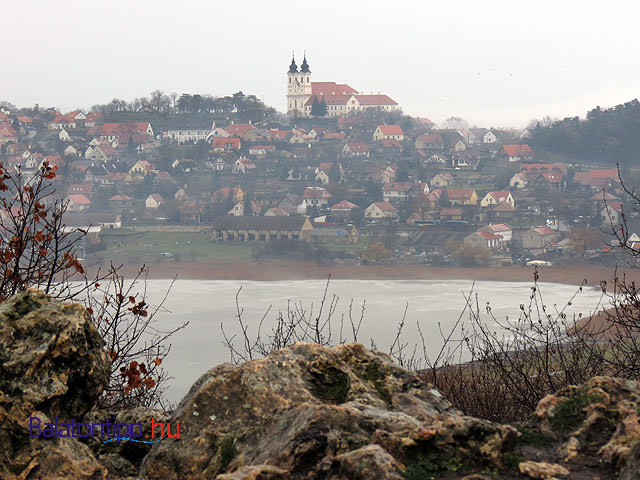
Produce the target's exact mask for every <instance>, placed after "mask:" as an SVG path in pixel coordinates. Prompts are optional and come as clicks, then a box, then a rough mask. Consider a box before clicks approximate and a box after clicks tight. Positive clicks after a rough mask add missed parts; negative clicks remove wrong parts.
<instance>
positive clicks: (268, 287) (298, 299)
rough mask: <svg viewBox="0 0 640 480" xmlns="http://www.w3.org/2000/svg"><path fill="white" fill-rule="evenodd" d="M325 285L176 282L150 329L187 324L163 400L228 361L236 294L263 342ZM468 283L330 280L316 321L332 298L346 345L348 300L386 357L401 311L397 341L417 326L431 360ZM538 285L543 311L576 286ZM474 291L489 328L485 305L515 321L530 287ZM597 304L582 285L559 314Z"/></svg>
mask: <svg viewBox="0 0 640 480" xmlns="http://www.w3.org/2000/svg"><path fill="white" fill-rule="evenodd" d="M170 283H171V282H170V281H169V280H149V281H148V284H147V288H148V296H149V301H150V303H152V304H153V303H154V302H159V301H160V300H161V299H162V296H163V295H164V293H165V292H166V291H167V288H168V287H169V285H170ZM326 283H327V282H326V280H324V281H323V280H303V281H299V280H296V281H274V282H252V281H231V280H210V281H209V280H207V281H199V280H178V281H176V282H175V283H174V285H173V287H172V289H171V291H170V293H169V297H168V299H167V301H166V303H165V305H164V307H165V309H166V311H161V312H159V313H158V314H157V317H156V318H157V325H156V326H157V328H159V329H161V330H167V329H170V328H175V326H177V325H178V324H180V323H181V322H184V321H188V322H189V326H188V327H187V328H186V329H184V330H182V331H180V332H178V333H177V334H176V335H174V337H173V338H172V340H171V343H172V348H171V353H170V355H169V356H168V357H167V358H166V359H165V363H164V366H165V368H166V369H167V370H168V372H169V374H170V375H171V376H172V377H174V378H173V379H171V380H170V383H169V389H168V391H167V397H168V399H169V400H170V401H173V402H177V401H179V400H180V399H181V398H182V396H183V395H184V394H185V393H187V391H188V390H189V387H190V386H191V385H192V384H193V383H194V382H195V381H196V380H197V379H198V377H200V376H201V375H202V374H203V373H205V372H206V371H207V370H209V369H210V368H212V367H214V366H216V365H219V364H221V363H224V362H228V361H229V360H230V354H229V351H228V349H227V348H226V347H225V346H224V345H223V336H222V331H221V325H223V326H224V329H225V332H227V335H228V336H232V335H234V334H239V333H240V329H239V326H238V321H237V316H236V294H237V293H238V291H239V289H240V288H242V289H241V291H240V294H239V304H240V307H241V309H242V310H243V313H242V319H243V321H244V322H245V323H246V325H247V326H248V330H249V333H250V335H251V336H252V338H253V337H255V334H256V331H257V327H258V324H259V323H260V320H261V319H262V318H263V317H264V324H263V327H262V332H263V336H264V335H266V334H268V330H269V329H270V327H271V326H273V325H274V324H275V319H276V316H277V314H278V312H279V311H282V312H286V311H287V305H288V304H289V305H294V304H295V305H297V306H301V308H302V309H303V310H305V311H306V312H307V313H309V312H310V311H311V308H312V306H313V312H314V313H315V314H316V315H317V311H318V308H319V306H320V303H321V300H322V296H323V293H324V290H325V287H326ZM472 285H473V282H471V281H465V280H455V281H454V280H447V281H432V280H389V281H385V280H332V281H331V282H330V284H329V288H328V294H327V299H326V301H325V305H324V313H323V316H322V318H323V319H326V313H327V311H328V309H329V303H330V302H331V301H332V299H334V295H335V299H336V300H335V310H334V313H333V316H332V319H333V321H332V334H333V338H334V341H335V342H337V341H338V337H339V334H340V322H341V319H342V320H343V327H342V336H343V338H345V339H346V340H347V341H352V339H353V337H352V334H351V324H350V323H349V320H348V311H349V305H350V303H351V301H352V300H353V318H354V321H356V322H357V321H358V320H359V318H360V311H361V309H362V303H363V301H365V302H366V303H365V313H364V320H363V322H362V326H361V328H360V332H359V340H360V342H361V343H363V344H365V345H366V346H370V344H371V343H370V339H374V341H375V343H376V345H377V347H378V348H379V349H380V350H383V351H385V352H387V351H388V350H389V347H390V345H391V343H392V342H393V339H394V338H395V336H396V331H397V329H398V324H399V322H400V321H401V320H402V318H403V315H404V314H405V308H406V316H405V327H404V330H403V332H404V334H403V340H404V341H405V342H409V343H410V344H411V345H413V344H414V343H415V342H419V341H420V339H419V335H418V330H417V326H416V325H417V324H418V323H419V325H420V328H421V330H422V332H423V334H424V336H425V342H426V346H427V351H428V353H429V355H433V354H435V353H436V352H437V350H438V349H439V348H440V347H441V345H442V343H443V341H442V337H441V335H440V333H439V331H440V328H441V329H442V331H444V332H448V331H449V329H450V328H451V327H452V326H453V325H454V324H455V322H456V320H457V319H458V318H459V316H460V314H461V312H462V311H463V308H464V305H465V299H464V296H463V295H464V294H468V293H469V290H470V289H471V287H472ZM539 287H540V291H541V292H542V295H543V298H544V302H545V304H546V305H547V306H548V307H553V306H554V305H555V306H556V308H562V306H564V305H565V304H566V302H567V301H568V300H569V299H570V298H571V297H572V296H573V295H574V294H575V293H576V291H577V287H575V286H571V285H563V284H553V283H541V284H539ZM474 292H475V293H477V298H478V302H479V305H480V310H481V311H482V313H483V314H485V318H486V319H487V320H486V321H487V322H492V321H491V320H490V319H489V317H487V316H486V312H485V310H486V304H487V302H490V305H491V309H492V312H493V314H494V315H495V317H496V318H497V319H504V318H505V317H506V316H509V317H510V318H514V317H517V316H518V314H519V312H520V310H519V306H520V304H525V305H528V303H529V297H530V295H531V283H525V282H523V283H507V282H490V281H482V282H475V287H474ZM475 293H474V295H475ZM474 298H475V296H474ZM600 301H601V292H600V289H599V288H592V287H585V288H583V291H582V293H580V294H578V296H577V297H576V298H575V299H573V302H572V305H571V306H570V307H569V308H568V309H567V310H566V312H567V313H568V314H569V315H572V314H578V313H582V314H583V315H589V314H590V312H592V311H594V309H596V308H597V307H598V304H599V302H600ZM269 307H270V310H269V313H267V315H266V317H265V313H266V312H267V310H268V309H269ZM438 323H440V327H439V325H438ZM236 345H237V346H238V347H241V346H242V343H241V338H236Z"/></svg>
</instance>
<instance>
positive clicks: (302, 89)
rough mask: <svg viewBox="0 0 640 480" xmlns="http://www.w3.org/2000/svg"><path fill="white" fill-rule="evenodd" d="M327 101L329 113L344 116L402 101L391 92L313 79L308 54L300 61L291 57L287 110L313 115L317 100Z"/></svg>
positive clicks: (393, 106)
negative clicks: (367, 90) (361, 89)
mask: <svg viewBox="0 0 640 480" xmlns="http://www.w3.org/2000/svg"><path fill="white" fill-rule="evenodd" d="M316 102H323V103H324V104H325V105H326V108H327V110H326V115H327V116H330V117H341V116H344V115H347V114H349V113H350V112H352V111H365V110H369V109H378V110H384V111H394V110H397V109H398V108H399V107H398V103H397V102H395V101H394V100H393V99H391V98H389V97H388V96H387V95H382V94H378V95H364V94H362V93H359V92H358V91H357V90H356V89H355V88H353V87H351V86H349V85H347V84H345V83H335V82H312V81H311V70H310V69H309V64H308V63H307V59H306V57H305V58H304V60H303V61H302V64H301V65H300V69H299V70H298V65H297V64H296V61H295V58H294V59H292V60H291V65H289V71H288V72H287V113H288V114H289V115H290V116H293V117H310V116H311V110H312V108H313V105H314V103H316Z"/></svg>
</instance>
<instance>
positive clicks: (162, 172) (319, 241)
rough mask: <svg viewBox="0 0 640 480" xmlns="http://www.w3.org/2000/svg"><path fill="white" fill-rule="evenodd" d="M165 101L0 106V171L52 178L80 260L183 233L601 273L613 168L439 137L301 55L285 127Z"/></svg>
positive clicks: (291, 78) (621, 198) (254, 111)
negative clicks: (575, 264)
mask: <svg viewBox="0 0 640 480" xmlns="http://www.w3.org/2000/svg"><path fill="white" fill-rule="evenodd" d="M155 93H158V92H154V94H155ZM159 93H160V94H161V92H159ZM176 97H177V96H176V95H175V94H174V98H173V102H172V101H171V98H169V97H168V96H166V95H162V94H161V95H160V96H159V97H158V95H156V97H155V98H156V100H158V98H159V100H158V101H156V102H155V103H156V104H155V105H154V101H153V100H154V97H153V95H152V98H151V99H150V100H149V101H148V102H138V103H139V104H140V105H138V106H137V108H136V109H135V110H132V109H129V110H127V109H124V108H122V109H121V108H119V107H117V108H108V107H109V105H108V106H103V107H104V108H94V109H92V111H89V112H85V111H82V110H80V109H77V110H74V111H71V112H64V113H63V112H61V111H59V110H57V109H55V108H49V109H39V108H38V107H37V106H36V107H34V108H30V109H8V108H6V107H3V108H2V109H1V110H0V161H1V162H2V165H3V166H4V167H5V168H7V169H9V170H10V171H11V172H15V173H18V172H20V173H21V174H22V175H24V176H27V177H28V176H29V175H33V174H34V172H36V171H37V170H38V169H39V168H41V167H42V165H43V164H44V163H45V162H48V164H50V165H52V166H54V167H55V168H56V178H55V179H54V182H55V195H54V196H53V197H52V198H51V199H50V200H63V201H65V202H68V204H67V214H66V223H67V225H68V226H70V227H76V228H91V229H92V230H91V231H92V233H93V235H92V236H89V239H90V240H89V241H90V242H91V243H92V244H93V246H91V247H87V252H86V253H87V254H89V250H91V251H100V249H106V248H108V247H109V243H110V242H115V241H117V240H114V238H121V237H118V236H117V235H116V236H115V237H114V235H113V234H114V232H141V231H145V232H150V231H182V232H196V233H198V234H200V235H202V236H204V237H206V238H207V240H208V241H210V242H211V243H212V244H213V243H218V242H269V241H273V240H283V239H287V240H303V241H306V242H309V243H312V244H314V245H317V246H323V245H324V246H326V247H327V248H328V250H329V251H330V252H332V255H331V257H332V258H330V260H331V261H340V262H352V263H355V264H358V263H359V262H366V261H369V262H372V261H373V262H396V263H432V264H439V265H447V264H456V265H463V266H464V265H476V264H484V265H505V264H511V263H521V264H525V263H530V264H531V263H532V264H539V265H552V264H554V263H555V262H567V261H575V260H576V259H581V261H588V262H592V263H595V264H606V263H607V262H610V261H611V262H614V261H615V259H614V258H612V259H609V257H610V256H612V255H613V254H612V253H611V252H610V250H611V249H610V248H609V247H607V244H608V241H607V240H610V239H608V238H607V235H606V233H605V232H606V231H607V229H609V230H610V229H611V226H612V225H617V224H619V222H620V221H621V214H622V212H623V209H624V202H625V201H626V197H625V192H624V190H623V188H622V187H623V186H622V185H621V183H620V179H619V175H618V171H617V170H616V169H615V168H611V167H610V166H609V167H606V166H605V167H602V166H601V167H597V166H595V167H586V166H584V165H580V164H576V163H569V162H562V161H557V160H555V159H551V158H549V156H548V155H538V154H537V152H536V151H535V150H534V149H532V148H531V146H530V144H529V143H530V142H529V138H530V136H531V132H530V131H529V130H524V131H518V130H504V129H496V128H491V127H490V126H486V127H484V128H469V127H466V126H464V125H462V126H461V125H458V126H457V127H456V126H455V125H454V126H452V125H444V126H443V127H442V128H441V127H439V126H438V125H436V124H435V123H434V122H432V121H430V120H429V119H428V118H424V117H422V118H415V117H409V116H406V115H403V114H402V111H401V109H400V106H399V105H398V104H397V103H396V102H395V101H394V100H392V99H391V98H390V97H389V96H387V95H383V94H362V93H359V92H358V91H357V90H355V89H354V88H352V87H350V86H349V85H347V84H337V83H335V82H312V81H311V72H310V67H309V64H308V62H307V59H306V56H305V58H304V60H303V63H302V65H301V67H300V69H298V66H297V64H296V62H295V58H294V59H293V60H292V63H291V65H290V67H289V70H288V72H287V106H288V115H287V116H284V115H279V114H277V112H275V110H273V109H270V112H271V113H268V114H267V113H265V112H266V111H267V109H266V107H265V106H264V105H262V104H261V102H259V101H258V100H257V99H256V98H255V97H253V96H245V95H244V94H242V92H238V93H237V94H234V95H233V97H225V98H224V99H214V100H215V102H217V103H215V102H214V100H212V102H214V103H212V104H213V105H214V106H213V107H212V108H211V109H203V108H200V107H198V108H195V107H194V108H191V107H190V106H189V105H194V104H195V103H196V99H195V97H200V96H190V95H182V96H181V97H180V98H179V99H177V98H176ZM198 101H199V102H200V103H203V100H202V98H200V100H198ZM114 102H116V101H115V100H114ZM114 102H112V103H114ZM225 102H226V104H225ZM116 103H117V102H116ZM223 104H225V105H226V107H225V106H224V105H223ZM240 104H242V105H244V106H245V107H246V106H247V105H250V107H251V108H249V107H246V108H240V107H239V105H240ZM110 105H111V104H110ZM220 105H223V106H220ZM111 106H112V105H111ZM258 107H259V108H258ZM454 123H455V122H454ZM10 214H11V212H2V215H4V216H6V215H10ZM634 218H635V217H633V218H631V219H630V220H631V221H635V220H634ZM629 241H631V242H640V238H639V237H637V235H635V234H634V235H632V236H631V238H630V239H629ZM639 244H640V243H639ZM162 254H163V255H164V254H167V255H166V256H169V255H171V251H167V252H162ZM536 262H537V263H536Z"/></svg>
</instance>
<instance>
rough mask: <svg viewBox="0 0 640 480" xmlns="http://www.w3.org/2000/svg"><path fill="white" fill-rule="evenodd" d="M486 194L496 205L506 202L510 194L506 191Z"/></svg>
mask: <svg viewBox="0 0 640 480" xmlns="http://www.w3.org/2000/svg"><path fill="white" fill-rule="evenodd" d="M488 194H489V195H491V196H492V197H493V199H494V200H495V201H496V202H497V203H503V202H506V201H507V199H508V198H509V195H511V192H509V191H507V190H498V191H496V192H489V193H488Z"/></svg>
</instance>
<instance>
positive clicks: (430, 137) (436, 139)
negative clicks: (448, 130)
mask: <svg viewBox="0 0 640 480" xmlns="http://www.w3.org/2000/svg"><path fill="white" fill-rule="evenodd" d="M417 140H418V141H419V142H422V143H425V144H433V143H444V140H442V136H441V135H440V134H439V133H429V134H423V135H419V136H418V138H417Z"/></svg>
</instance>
